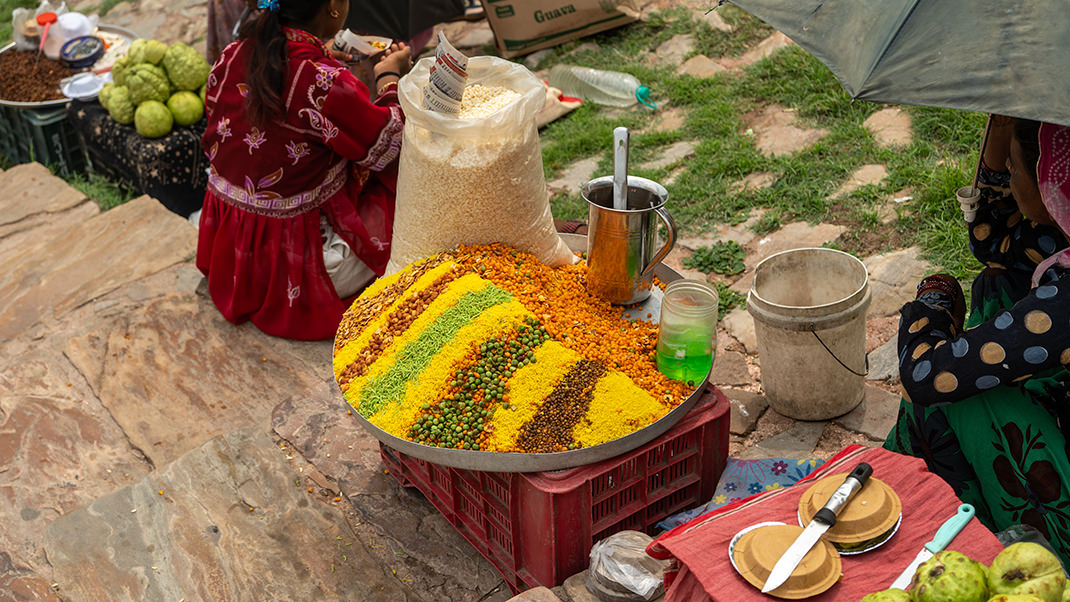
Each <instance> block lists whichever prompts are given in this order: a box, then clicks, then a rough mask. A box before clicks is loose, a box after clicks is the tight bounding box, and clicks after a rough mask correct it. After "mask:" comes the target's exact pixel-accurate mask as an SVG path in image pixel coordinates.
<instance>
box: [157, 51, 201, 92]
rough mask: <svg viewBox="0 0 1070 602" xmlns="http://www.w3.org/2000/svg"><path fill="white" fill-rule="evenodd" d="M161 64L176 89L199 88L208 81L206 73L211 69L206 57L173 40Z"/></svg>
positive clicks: (191, 89)
mask: <svg viewBox="0 0 1070 602" xmlns="http://www.w3.org/2000/svg"><path fill="white" fill-rule="evenodd" d="M161 64H162V65H163V68H164V69H166V70H167V76H168V77H169V78H171V83H172V84H174V86H175V89H176V90H190V91H193V90H196V89H197V88H200V87H201V86H203V85H204V82H206V81H208V73H209V72H210V71H211V70H212V66H211V65H209V64H208V59H206V58H204V56H202V55H201V53H199V52H197V51H196V50H194V49H193V47H191V46H189V45H187V44H183V43H182V42H175V43H174V44H172V45H171V47H170V48H168V49H167V52H166V53H164V55H163V61H162V62H161Z"/></svg>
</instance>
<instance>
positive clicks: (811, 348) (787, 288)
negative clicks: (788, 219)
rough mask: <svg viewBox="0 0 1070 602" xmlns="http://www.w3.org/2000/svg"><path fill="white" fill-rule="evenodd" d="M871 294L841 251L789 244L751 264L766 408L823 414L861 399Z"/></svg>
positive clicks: (750, 302) (809, 416)
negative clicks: (791, 245)
mask: <svg viewBox="0 0 1070 602" xmlns="http://www.w3.org/2000/svg"><path fill="white" fill-rule="evenodd" d="M871 298H872V295H871V293H870V289H869V274H868V273H867V271H866V266H865V265H863V264H862V262H861V261H859V260H858V259H857V258H856V257H854V256H852V255H849V254H847V253H844V252H842V251H836V250H834V249H822V248H806V249H793V250H790V251H783V252H781V253H777V254H775V255H771V256H769V257H767V258H766V259H764V260H762V262H761V263H759V264H758V266H757V267H756V268H755V269H754V280H753V281H752V284H751V290H750V294H749V295H748V296H747V311H748V312H750V314H751V316H753V317H754V331H755V335H756V337H757V339H758V357H759V360H760V362H761V368H762V388H763V389H764V390H765V395H766V398H767V399H768V400H769V405H770V407H772V408H773V409H774V410H776V411H777V412H779V413H780V414H783V415H784V416H788V417H791V418H795V419H797V420H827V419H829V418H834V417H836V416H841V415H843V414H846V413H847V412H850V411H851V410H852V409H854V408H855V406H857V405H858V404H859V403H860V402H861V401H862V398H863V396H864V395H865V384H866V383H865V374H866V372H867V367H868V366H867V362H866V309H867V308H868V307H869V303H870V300H871Z"/></svg>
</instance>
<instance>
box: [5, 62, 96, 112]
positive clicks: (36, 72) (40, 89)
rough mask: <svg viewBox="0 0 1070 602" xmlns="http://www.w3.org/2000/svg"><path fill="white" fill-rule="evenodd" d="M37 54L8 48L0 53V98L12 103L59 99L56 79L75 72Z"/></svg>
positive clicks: (60, 95)
mask: <svg viewBox="0 0 1070 602" xmlns="http://www.w3.org/2000/svg"><path fill="white" fill-rule="evenodd" d="M36 59H37V53H36V52H33V51H18V50H11V51H8V52H3V53H0V98H3V99H4V100H10V101H15V102H43V101H46V100H59V99H61V98H63V93H62V92H60V91H59V81H60V80H61V79H63V78H65V77H70V76H72V75H74V74H75V73H77V71H75V70H73V69H70V68H68V67H66V66H64V65H63V64H62V63H60V62H59V61H53V60H51V59H49V58H46V57H45V56H43V55H42V56H41V60H40V62H38V63H37V64H36V66H35V65H34V62H35V61H36Z"/></svg>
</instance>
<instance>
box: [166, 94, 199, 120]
mask: <svg viewBox="0 0 1070 602" xmlns="http://www.w3.org/2000/svg"><path fill="white" fill-rule="evenodd" d="M167 108H168V110H170V111H171V115H174V117H175V123H176V124H177V125H193V124H194V123H197V122H198V121H200V120H201V118H202V117H204V104H202V103H201V99H200V97H199V96H197V95H196V94H194V93H193V92H187V91H185V90H183V91H182V92H175V93H174V94H172V95H171V98H168V99H167Z"/></svg>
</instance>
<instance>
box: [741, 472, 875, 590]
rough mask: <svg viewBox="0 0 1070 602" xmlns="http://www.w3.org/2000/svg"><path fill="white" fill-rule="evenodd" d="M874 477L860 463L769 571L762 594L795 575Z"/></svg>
mask: <svg viewBox="0 0 1070 602" xmlns="http://www.w3.org/2000/svg"><path fill="white" fill-rule="evenodd" d="M871 474H873V469H872V468H871V467H870V465H869V464H866V463H865V462H860V463H859V464H858V466H856V467H855V469H854V470H852V471H851V473H850V474H848V475H847V478H845V479H844V480H843V484H842V485H840V486H839V487H837V488H836V491H833V492H832V495H831V496H829V499H828V501H827V502H825V505H824V506H822V507H821V509H820V510H818V511H817V513H816V514H814V517H813V518H812V519H811V520H810V523H809V524H808V525H806V528H805V529H803V532H802V533H800V534H799V536H798V537H796V538H795V541H794V542H792V544H791V546H790V547H788V549H787V550H785V551H784V553H783V554H781V555H780V559H779V560H777V561H776V564H775V565H773V570H772V571H770V572H769V577H768V578H767V579H766V580H765V585H764V586H762V593H763V594H765V593H769V592H771V591H773V590H774V589H776V588H778V587H780V586H781V585H783V584H784V582H785V581H787V580H788V577H790V576H791V573H792V571H794V570H795V567H797V566H799V563H800V562H802V559H803V557H805V556H806V553H807V552H809V551H810V548H812V547H814V544H815V543H817V540H819V539H821V536H822V535H823V534H824V533H825V531H828V530H829V528H830V527H832V525H835V524H836V514H837V513H839V511H840V509H841V508H843V507H844V506H846V505H847V502H848V501H849V500H850V499H851V496H853V495H854V494H855V492H857V491H858V490H859V489H862V486H863V485H865V484H866V480H868V479H869V475H871Z"/></svg>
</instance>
